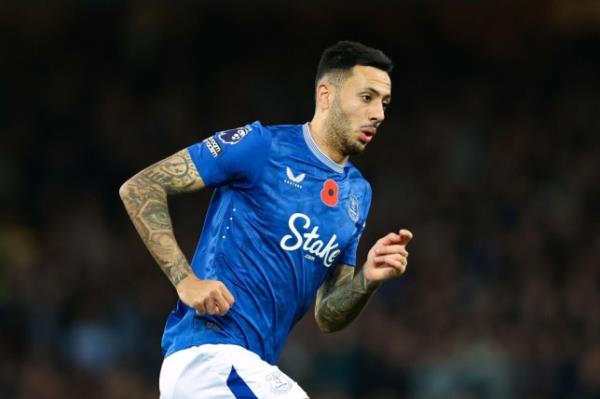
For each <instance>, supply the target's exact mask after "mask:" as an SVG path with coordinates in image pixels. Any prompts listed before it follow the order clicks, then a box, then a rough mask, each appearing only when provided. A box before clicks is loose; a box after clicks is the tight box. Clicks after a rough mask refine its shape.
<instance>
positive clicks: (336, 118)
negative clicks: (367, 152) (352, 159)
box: [325, 98, 364, 156]
mask: <svg viewBox="0 0 600 399" xmlns="http://www.w3.org/2000/svg"><path fill="white" fill-rule="evenodd" d="M325 129H326V131H327V135H326V136H325V137H326V138H327V141H328V144H329V146H331V147H332V148H334V149H335V150H336V151H337V152H339V153H340V154H342V155H343V156H351V155H357V154H360V153H362V152H363V150H364V146H361V145H360V144H358V143H355V142H354V141H353V140H352V139H351V137H350V134H352V132H351V124H350V119H349V118H348V115H346V113H345V112H344V111H343V110H342V108H341V106H340V104H339V101H338V99H337V98H336V99H335V100H334V101H333V104H332V107H331V110H330V111H329V115H327V119H326V120H325Z"/></svg>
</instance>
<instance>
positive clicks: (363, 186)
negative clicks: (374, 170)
mask: <svg viewBox="0 0 600 399" xmlns="http://www.w3.org/2000/svg"><path fill="white" fill-rule="evenodd" d="M344 169H345V172H346V176H347V178H348V180H349V181H350V184H351V185H352V187H353V188H355V189H357V190H360V191H363V192H365V193H367V194H368V195H369V196H370V195H371V184H370V183H369V181H368V180H367V179H366V178H365V177H364V176H363V174H362V173H361V172H360V170H358V169H357V168H356V166H354V164H352V162H350V161H348V162H347V163H346V166H344Z"/></svg>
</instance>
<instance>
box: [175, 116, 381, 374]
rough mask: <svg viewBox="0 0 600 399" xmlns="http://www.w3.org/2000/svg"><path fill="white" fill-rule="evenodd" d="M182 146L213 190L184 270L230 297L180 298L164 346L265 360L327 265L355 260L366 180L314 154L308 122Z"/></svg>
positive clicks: (367, 197) (367, 194) (273, 356)
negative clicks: (207, 307)
mask: <svg viewBox="0 0 600 399" xmlns="http://www.w3.org/2000/svg"><path fill="white" fill-rule="evenodd" d="M188 151H189V153H190V155H191V156H192V159H193V161H194V163H195V164H196V166H197V168H198V171H199V173H200V175H201V176H202V179H203V180H204V182H205V183H206V184H207V185H208V186H210V187H214V188H215V190H214V193H213V198H212V200H211V203H210V205H209V208H208V210H207V213H206V218H205V222H204V228H203V231H202V234H201V237H200V241H199V243H198V246H197V248H196V251H195V254H194V257H193V259H192V262H191V263H192V268H193V269H194V272H195V273H196V274H197V276H198V277H199V278H201V279H214V280H219V281H222V282H223V283H224V284H225V285H226V287H227V288H228V289H229V291H230V292H231V293H232V295H233V296H234V298H235V304H234V305H233V307H232V308H231V309H230V311H229V312H228V313H227V314H226V315H225V316H223V317H213V316H208V315H206V316H198V315H196V313H195V311H194V309H190V308H188V307H187V306H186V305H185V304H183V303H181V302H179V303H178V304H177V307H176V309H175V310H174V311H173V312H172V313H171V315H170V317H169V319H168V321H167V325H166V327H165V333H164V335H163V351H164V353H165V355H169V354H171V353H173V352H175V351H177V350H180V349H184V348H187V347H190V346H193V345H201V344H205V343H211V344H219V343H227V344H236V345H240V346H242V347H244V348H247V349H249V350H251V351H252V352H255V353H256V354H258V355H259V356H260V357H261V358H262V359H263V360H265V361H266V362H268V363H271V364H273V363H275V362H276V360H277V358H278V357H279V354H280V353H281V349H282V347H283V344H284V342H285V339H286V337H287V335H288V334H289V332H290V330H291V329H292V327H293V326H294V325H295V324H296V322H297V321H298V320H300V318H302V316H303V315H304V314H305V313H306V311H307V309H308V308H309V307H310V304H311V303H312V301H313V298H314V296H315V293H316V291H317V289H318V288H319V286H320V285H321V284H322V283H323V281H324V280H325V278H326V277H327V275H328V274H329V272H330V271H331V270H332V268H333V267H334V266H335V265H337V264H339V263H343V264H347V265H351V266H354V265H355V264H356V249H357V246H358V242H359V239H360V236H361V234H362V232H363V229H364V226H365V220H366V218H367V214H368V212H369V207H370V204H371V188H370V186H369V184H368V183H367V182H366V180H365V179H364V178H363V177H362V175H361V174H360V172H359V171H358V170H357V169H356V168H355V167H354V166H353V165H352V164H351V163H350V162H347V163H346V164H345V165H344V166H341V165H337V164H335V163H333V161H331V160H329V159H328V158H327V157H326V156H325V155H324V154H322V153H320V152H319V150H318V147H317V146H316V145H315V143H314V141H312V138H311V136H310V133H309V131H308V125H278V126H263V125H262V124H261V123H260V122H254V123H252V124H250V125H247V126H244V127H242V128H238V129H232V130H228V131H224V132H218V133H216V134H215V135H213V136H211V137H208V138H207V139H205V140H204V141H202V142H200V143H198V144H195V145H193V146H191V147H189V148H188ZM198 212H199V213H200V212H202V210H199V211H198Z"/></svg>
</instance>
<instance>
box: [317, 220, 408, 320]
mask: <svg viewBox="0 0 600 399" xmlns="http://www.w3.org/2000/svg"><path fill="white" fill-rule="evenodd" d="M411 239H412V233H411V232H410V231H408V230H400V232H399V234H396V233H390V234H388V235H387V236H385V237H383V238H381V239H380V240H378V241H377V242H376V243H375V245H374V246H373V247H372V248H371V249H370V250H369V254H368V255H367V261H366V262H365V264H364V265H363V267H362V269H361V270H359V271H358V272H356V273H355V268H354V267H351V266H348V265H337V266H336V268H335V269H334V270H332V272H331V274H330V275H329V277H328V278H327V279H326V280H325V282H324V283H323V285H322V286H321V288H319V291H318V292H317V300H316V305H315V320H316V321H317V324H318V325H319V328H320V329H321V331H323V332H334V331H338V330H341V329H343V328H344V327H346V326H347V325H348V324H350V322H351V321H352V320H354V318H356V316H358V314H359V313H360V311H361V310H362V308H363V307H364V306H365V305H366V303H367V301H368V300H369V298H370V297H371V295H372V294H373V292H374V291H375V289H376V288H377V287H378V286H379V285H380V284H381V283H382V282H383V281H385V280H389V279H392V278H396V277H399V276H401V275H402V274H403V273H404V271H405V270H406V265H407V262H408V261H407V258H408V252H407V251H406V244H408V242H409V241H410V240H411Z"/></svg>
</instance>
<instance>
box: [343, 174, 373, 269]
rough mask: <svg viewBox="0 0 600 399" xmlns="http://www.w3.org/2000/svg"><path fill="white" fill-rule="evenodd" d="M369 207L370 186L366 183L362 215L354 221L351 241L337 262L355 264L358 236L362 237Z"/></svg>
mask: <svg viewBox="0 0 600 399" xmlns="http://www.w3.org/2000/svg"><path fill="white" fill-rule="evenodd" d="M370 208H371V187H370V186H369V185H368V183H367V186H366V190H365V193H364V196H363V200H362V207H361V215H363V216H362V217H361V218H360V219H359V220H358V221H357V222H356V231H355V232H354V234H353V235H352V239H351V241H350V242H349V243H348V245H347V246H346V248H345V249H344V252H343V253H342V254H341V256H340V259H339V261H338V262H337V263H341V264H344V265H348V266H356V252H357V250H358V244H359V243H360V238H361V237H362V234H363V232H364V231H365V226H366V225H367V217H368V215H369V210H370Z"/></svg>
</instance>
